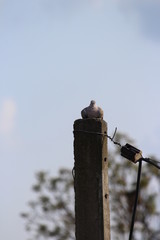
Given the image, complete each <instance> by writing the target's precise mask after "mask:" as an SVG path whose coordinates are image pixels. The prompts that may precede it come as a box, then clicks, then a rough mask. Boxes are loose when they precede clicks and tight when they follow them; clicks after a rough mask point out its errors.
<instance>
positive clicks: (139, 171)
mask: <svg viewBox="0 0 160 240" xmlns="http://www.w3.org/2000/svg"><path fill="white" fill-rule="evenodd" d="M141 169H142V160H140V161H139V167H138V174H137V186H136V196H135V202H134V208H133V214H132V220H131V227H130V234H129V240H132V235H133V228H134V222H135V216H136V208H137V203H138V195H139V188H140V178H141Z"/></svg>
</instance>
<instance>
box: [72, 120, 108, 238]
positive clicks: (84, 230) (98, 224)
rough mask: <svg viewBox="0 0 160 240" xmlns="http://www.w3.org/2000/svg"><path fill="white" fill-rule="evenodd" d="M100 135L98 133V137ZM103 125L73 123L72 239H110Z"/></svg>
mask: <svg viewBox="0 0 160 240" xmlns="http://www.w3.org/2000/svg"><path fill="white" fill-rule="evenodd" d="M99 133H100V134H99ZM104 133H107V125H106V122H105V121H103V120H101V119H79V120H76V121H75V123H74V158H75V218H76V222H75V224H76V240H110V213H109V190H108V159H107V137H106V136H104V135H103V134H104Z"/></svg>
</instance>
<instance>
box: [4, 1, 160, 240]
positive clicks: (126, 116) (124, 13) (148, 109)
mask: <svg viewBox="0 0 160 240" xmlns="http://www.w3.org/2000/svg"><path fill="white" fill-rule="evenodd" d="M159 12H160V4H159V2H158V1H156V0H152V1H142V2H141V3H139V1H137V0H136V1H133V0H131V1H126V0H122V1H118V0H114V1H110V2H107V1H104V0H88V1H83V0H82V1H80V2H78V1H73V0H68V1H66V0H59V1H56V0H45V1H44V0H32V1H31V0H23V1H22V0H21V1H20V0H14V1H13V0H12V1H11V0H0V161H1V169H0V187H1V193H2V196H1V198H0V204H1V209H2V211H1V216H0V222H1V223H2V224H1V228H2V229H1V231H0V239H5V240H12V239H16V240H22V239H26V234H25V232H24V229H23V222H22V220H21V219H20V218H19V212H21V211H23V210H24V209H25V204H26V202H27V201H28V200H30V198H32V193H31V191H30V187H31V185H32V183H33V182H34V173H35V172H36V171H38V170H41V169H43V170H47V171H50V172H52V173H54V174H56V172H57V170H58V169H59V168H60V167H69V168H72V166H73V134H72V130H73V122H74V120H76V119H78V118H80V112H81V110H82V109H83V108H84V107H86V106H87V105H88V104H89V102H90V100H91V99H94V100H96V102H97V105H99V106H101V107H102V108H103V110H104V119H105V120H106V121H107V122H108V128H109V130H108V131H109V134H112V132H113V131H114V128H115V127H118V130H119V131H121V132H124V133H127V134H128V135H129V136H131V137H132V138H133V139H135V141H136V143H137V146H138V147H139V148H140V149H142V151H143V152H144V155H145V156H146V155H148V154H155V155H156V156H157V157H159V158H160V151H159V138H160V121H159V119H160V108H159V102H160V94H159V90H160V81H159V77H160V67H159V65H160V30H159V24H160V14H159ZM8 229H9V231H8Z"/></svg>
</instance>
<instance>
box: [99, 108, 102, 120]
mask: <svg viewBox="0 0 160 240" xmlns="http://www.w3.org/2000/svg"><path fill="white" fill-rule="evenodd" d="M98 115H99V118H102V119H103V110H102V109H101V108H100V107H98Z"/></svg>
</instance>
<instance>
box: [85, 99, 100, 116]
mask: <svg viewBox="0 0 160 240" xmlns="http://www.w3.org/2000/svg"><path fill="white" fill-rule="evenodd" d="M81 116H82V118H101V119H103V110H102V109H101V108H100V107H98V106H97V105H96V102H95V101H94V100H92V101H91V102H90V105H89V106H88V107H86V108H84V109H83V110H82V111H81Z"/></svg>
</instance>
